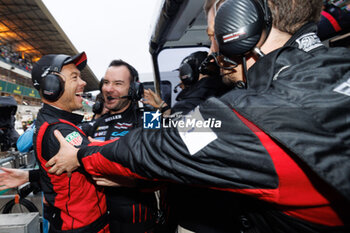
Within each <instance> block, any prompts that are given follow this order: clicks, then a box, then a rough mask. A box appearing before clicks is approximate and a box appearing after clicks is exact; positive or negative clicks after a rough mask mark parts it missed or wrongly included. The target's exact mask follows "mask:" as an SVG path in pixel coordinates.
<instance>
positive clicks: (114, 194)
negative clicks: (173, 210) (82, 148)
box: [0, 60, 157, 233]
mask: <svg viewBox="0 0 350 233" xmlns="http://www.w3.org/2000/svg"><path fill="white" fill-rule="evenodd" d="M35 71H36V69H35ZM35 71H34V72H35ZM137 81H138V72H137V70H136V69H135V68H134V67H133V66H131V65H130V64H128V63H127V62H125V61H123V60H113V61H112V62H111V63H110V65H109V67H108V69H107V71H106V73H105V76H104V78H103V79H102V80H101V81H100V91H101V93H100V94H99V95H100V97H98V98H99V101H100V102H101V103H102V106H100V107H101V110H102V108H106V109H107V110H108V111H107V113H104V114H103V115H102V116H100V117H98V118H97V119H94V120H93V121H92V122H89V123H85V124H81V123H80V122H79V121H74V124H78V125H79V126H80V127H81V129H82V130H83V132H84V133H85V135H86V136H90V137H92V138H94V139H96V140H98V141H108V140H112V139H117V138H120V137H123V136H125V135H127V134H128V132H129V131H130V130H131V129H133V128H135V127H139V126H141V124H142V112H141V111H140V109H139V108H138V106H137V101H138V100H140V99H141V96H142V92H143V88H142V84H140V83H138V82H137ZM80 94H81V93H80ZM104 112H106V111H104ZM79 119H80V118H79ZM80 120H81V119H80ZM85 135H84V136H85ZM96 140H95V141H96ZM3 170H4V171H5V172H6V174H3V175H1V176H0V184H2V185H4V187H2V188H1V189H5V188H12V187H17V186H19V185H22V184H24V183H26V182H28V181H31V182H38V180H39V171H38V170H32V171H29V172H28V171H22V170H20V169H6V168H5V169H3ZM93 179H94V180H95V182H96V183H97V184H98V185H102V186H106V187H105V188H104V190H103V191H104V193H105V194H106V202H107V209H108V212H109V218H108V222H109V229H110V232H111V233H123V232H125V233H127V232H133V233H138V232H140V233H144V232H153V231H154V229H155V225H156V222H155V221H156V214H157V202H156V197H155V193H154V189H155V187H156V186H155V185H154V184H150V183H146V182H137V183H136V182H134V181H133V180H130V179H129V180H124V181H122V183H123V182H124V183H125V182H127V186H128V187H115V186H120V184H118V183H116V182H113V179H111V180H108V179H105V178H102V177H93ZM118 182H119V183H120V182H121V181H120V180H118ZM108 186H112V187H108Z"/></svg>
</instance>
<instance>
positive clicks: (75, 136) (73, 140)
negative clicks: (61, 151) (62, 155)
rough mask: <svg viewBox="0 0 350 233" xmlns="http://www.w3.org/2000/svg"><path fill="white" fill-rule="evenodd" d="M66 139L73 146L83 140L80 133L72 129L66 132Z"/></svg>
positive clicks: (78, 144)
mask: <svg viewBox="0 0 350 233" xmlns="http://www.w3.org/2000/svg"><path fill="white" fill-rule="evenodd" d="M65 139H66V141H67V142H69V143H70V144H72V145H73V146H80V145H81V143H82V142H83V138H82V137H81V135H80V133H78V132H77V131H74V132H72V133H70V134H68V135H67V136H66V137H65Z"/></svg>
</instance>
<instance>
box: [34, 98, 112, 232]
mask: <svg viewBox="0 0 350 233" xmlns="http://www.w3.org/2000/svg"><path fill="white" fill-rule="evenodd" d="M81 120H82V116H80V115H77V114H73V113H70V112H66V111H63V110H60V109H57V108H55V107H52V106H50V105H47V104H44V106H43V108H42V109H40V111H39V113H38V117H37V120H36V122H35V126H36V132H35V134H34V143H33V145H34V151H35V155H36V157H37V160H38V161H39V162H40V171H41V175H40V185H41V188H42V190H43V192H44V197H45V201H46V204H45V205H44V213H45V218H46V219H47V220H48V221H49V222H50V233H56V232H57V233H60V232H62V233H64V232H69V233H71V232H72V233H73V232H74V233H87V232H90V233H108V232H109V227H108V222H107V214H106V212H107V207H106V198H105V195H104V193H103V192H102V191H103V190H101V189H99V188H98V187H96V186H95V185H94V183H93V182H92V180H91V178H90V175H89V174H87V173H86V172H85V171H83V170H81V169H78V170H77V171H75V172H73V173H72V175H71V177H68V176H67V174H66V173H64V174H62V175H60V176H56V175H53V174H50V173H48V172H47V171H48V168H46V167H45V163H46V162H47V161H48V160H49V159H51V157H53V156H54V155H55V154H56V153H57V152H58V149H59V143H58V141H57V139H56V137H55V136H54V134H53V132H54V130H56V129H57V130H59V131H60V132H61V133H62V135H63V136H64V137H65V138H66V140H67V141H68V142H70V143H71V144H73V145H75V146H76V147H80V146H82V145H87V144H88V143H89V141H88V139H87V137H86V136H85V134H84V133H83V132H82V131H81V130H80V129H79V128H78V127H76V126H75V124H78V123H80V122H81Z"/></svg>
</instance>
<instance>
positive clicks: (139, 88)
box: [134, 82, 144, 101]
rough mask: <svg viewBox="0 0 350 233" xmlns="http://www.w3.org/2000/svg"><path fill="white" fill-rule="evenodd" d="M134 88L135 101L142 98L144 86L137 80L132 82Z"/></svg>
mask: <svg viewBox="0 0 350 233" xmlns="http://www.w3.org/2000/svg"><path fill="white" fill-rule="evenodd" d="M134 88H135V99H134V100H135V101H138V100H140V99H142V97H143V92H144V88H143V84H142V83H139V82H134Z"/></svg>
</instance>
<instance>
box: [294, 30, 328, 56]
mask: <svg viewBox="0 0 350 233" xmlns="http://www.w3.org/2000/svg"><path fill="white" fill-rule="evenodd" d="M295 41H296V42H297V43H298V48H299V49H302V50H304V51H305V52H309V51H310V50H313V49H315V48H318V47H320V46H322V45H323V44H322V43H321V41H320V38H318V36H317V35H316V33H314V32H310V33H307V34H305V35H302V36H301V37H299V38H298V39H296V40H295Z"/></svg>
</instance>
